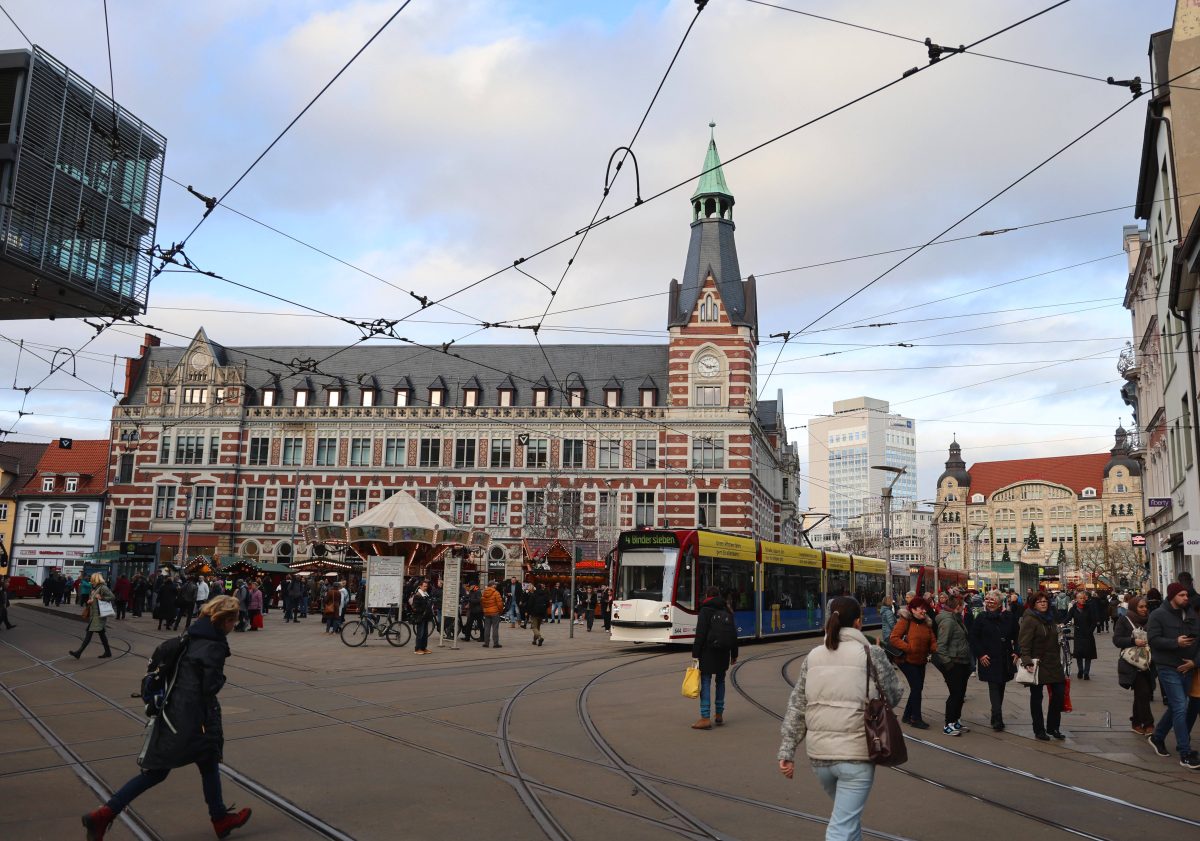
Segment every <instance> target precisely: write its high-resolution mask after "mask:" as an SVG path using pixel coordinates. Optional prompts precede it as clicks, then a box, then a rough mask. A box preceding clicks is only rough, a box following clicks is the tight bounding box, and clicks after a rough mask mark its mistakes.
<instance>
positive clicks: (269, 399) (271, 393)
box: [262, 388, 275, 406]
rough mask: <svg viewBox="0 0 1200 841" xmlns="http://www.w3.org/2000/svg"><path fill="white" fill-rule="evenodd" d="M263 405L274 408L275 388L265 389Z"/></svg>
mask: <svg viewBox="0 0 1200 841" xmlns="http://www.w3.org/2000/svg"><path fill="white" fill-rule="evenodd" d="M262 404H263V405H264V406H274V405H275V389H273V388H264V389H263V393H262Z"/></svg>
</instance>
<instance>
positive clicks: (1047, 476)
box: [969, 453, 1109, 498]
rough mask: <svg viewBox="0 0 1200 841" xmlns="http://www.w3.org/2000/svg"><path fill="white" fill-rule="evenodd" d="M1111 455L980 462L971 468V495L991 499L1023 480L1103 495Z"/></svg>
mask: <svg viewBox="0 0 1200 841" xmlns="http://www.w3.org/2000/svg"><path fill="white" fill-rule="evenodd" d="M1108 459H1109V454H1108V453H1094V454H1092V455H1085V456H1054V457H1051V458H1019V459H1013V460H1012V461H981V462H978V463H976V464H973V465H971V469H970V471H969V472H970V474H971V493H972V494H977V493H981V494H983V495H984V497H985V498H986V497H988V496H991V495H992V494H993V493H995V492H996V491H998V490H999V489H1000V488H1003V487H1005V486H1006V485H1011V484H1013V483H1014V482H1020V481H1026V480H1028V481H1035V482H1053V483H1055V484H1058V485H1066V486H1067V487H1068V488H1070V489H1071V490H1073V491H1075V493H1076V494H1081V493H1083V489H1084V488H1095V489H1096V496H1097V497H1101V496H1103V495H1104V465H1105V464H1107V463H1108Z"/></svg>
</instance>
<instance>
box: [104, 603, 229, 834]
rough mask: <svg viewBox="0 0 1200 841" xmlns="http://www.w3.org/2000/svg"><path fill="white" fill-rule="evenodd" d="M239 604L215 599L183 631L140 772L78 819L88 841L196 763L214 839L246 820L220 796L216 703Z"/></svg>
mask: <svg viewBox="0 0 1200 841" xmlns="http://www.w3.org/2000/svg"><path fill="white" fill-rule="evenodd" d="M237 619H238V603H237V599H235V598H233V597H232V596H218V597H217V598H215V599H212V600H211V601H209V602H208V603H207V604H205V605H204V607H203V608H202V609H201V611H200V618H199V619H197V620H196V621H195V622H193V623H192V624H191V626H190V627H188V629H187V638H188V639H187V648H186V649H184V652H183V654H182V655H181V657H180V660H179V666H178V669H177V671H176V680H175V685H174V688H173V689H172V690H171V693H170V695H169V696H168V697H167V703H166V706H165V707H164V708H163V710H162V712H161V713H160V714H159V715H157V716H155V717H154V718H152V719H151V721H150V724H149V729H150V733H149V736H148V737H147V739H146V743H145V745H144V746H143V748H142V753H141V755H140V756H139V757H138V765H140V766H141V768H142V771H141V773H140V774H138V775H137V776H136V777H134V778H133V779H131V780H130V781H129V782H127V783H125V785H124V786H122V787H121V790H120V791H118V792H117V793H116V794H114V795H113V796H112V798H111V799H110V800H109V801H108V803H106V804H105V805H103V806H101V807H100V808H99V809H97V810H95V811H94V812H90V813H88V814H86V815H84V816H83V826H84V828H85V829H86V830H87V837H88V841H101V839H103V838H104V833H105V832H107V831H108V828H109V827H110V826H111V825H112V823H113V821H115V820H116V819H117V815H119V814H120V813H121V811H122V810H123V809H124V808H125V807H126V806H128V805H129V804H130V803H132V802H133V800H134V799H135V798H137V797H138V796H139V795H141V794H143V793H144V792H146V791H147V790H149V789H151V788H153V787H154V786H156V785H158V784H159V783H161V782H162V781H163V780H165V779H166V778H167V775H168V774H169V773H170V772H171V769H173V768H182V767H183V766H185V765H191V764H193V763H194V764H195V765H196V767H198V768H199V769H200V781H201V784H202V785H203V786H204V800H205V802H206V803H208V814H209V817H210V818H211V819H212V825H213V829H214V830H216V833H217V837H218V838H225V837H226V836H227V835H229V833H231V832H233V830H235V829H237V828H238V827H240V826H243V825H244V824H245V823H246V821H248V820H250V810H249V809H241V810H240V811H237V812H230V811H229V810H228V809H227V808H226V807H225V801H224V800H223V799H222V797H221V774H220V771H219V770H218V765H219V763H220V762H221V757H222V752H223V750H224V746H225V736H224V730H223V728H222V724H221V704H220V703H219V702H218V701H217V693H218V692H220V691H221V687H222V686H224V685H225V658H226V657H228V656H229V643H228V642H227V641H226V637H227V636H228V635H229V632H230V631H232V630H233V626H234V625H236V624H237Z"/></svg>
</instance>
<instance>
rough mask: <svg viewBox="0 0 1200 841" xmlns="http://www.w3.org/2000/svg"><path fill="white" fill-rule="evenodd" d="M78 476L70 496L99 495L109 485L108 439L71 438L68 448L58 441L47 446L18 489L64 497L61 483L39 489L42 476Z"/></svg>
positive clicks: (26, 494)
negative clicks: (34, 467)
mask: <svg viewBox="0 0 1200 841" xmlns="http://www.w3.org/2000/svg"><path fill="white" fill-rule="evenodd" d="M47 473H52V474H54V475H56V476H78V477H79V490H78V491H76V492H75V493H74V494H71V496H98V495H100V494H102V493H104V491H105V490H106V489H107V488H108V441H107V440H97V441H81V440H79V439H78V438H76V439H74V441H73V443H72V444H71V449H69V450H64V449H62V448H61V447H59V446H58V442H57V441H55V442H54V443H52V444H50V445H49V446H48V447H46V452H45V453H43V454H42V457H41V459H40V460H39V461H38V464H37V470H36V472H35V475H34V476H32V477H30V479H29V481H28V482H26V483H25V487H24V488H23V489H22V490H21V492H20V494H21V496H23V497H24V496H63V495H64V493H63V485H62V482H56V483H55V489H54V490H53V491H43V490H42V478H41V477H42V476H43V475H45V474H47Z"/></svg>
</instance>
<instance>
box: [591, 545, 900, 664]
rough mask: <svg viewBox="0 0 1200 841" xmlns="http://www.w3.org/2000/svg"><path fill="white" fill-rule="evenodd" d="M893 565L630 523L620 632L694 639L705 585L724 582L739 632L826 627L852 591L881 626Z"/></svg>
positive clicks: (621, 563) (632, 637)
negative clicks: (836, 601) (836, 600)
mask: <svg viewBox="0 0 1200 841" xmlns="http://www.w3.org/2000/svg"><path fill="white" fill-rule="evenodd" d="M886 577H887V564H886V562H884V561H881V560H879V559H878V558H867V557H859V556H854V555H845V554H841V553H837V552H823V551H820V550H817V549H810V548H805V547H801V546H790V545H786V544H782V543H772V542H770V541H765V540H763V541H759V540H754V539H752V538H748V537H743V536H741V535H735V534H727V533H725V532H719V531H713V530H711V529H682V530H653V531H646V530H643V531H629V532H624V533H622V534H621V536H620V538H619V539H618V541H617V563H616V569H615V574H614V580H615V585H616V596H615V598H614V600H613V607H612V639H613V640H616V641H618V642H657V643H690V642H691V640H692V639H693V637H694V636H695V633H696V616H697V614H698V612H699V609H700V603H701V602H702V601H703V599H704V592H705V591H706V590H707V589H708V588H709V587H710V586H715V587H717V588H718V589H719V590H720V591H721V593H722V594H723V595H724V598H725V600H726V603H727V604H729V606H730V608H732V610H733V614H734V618H735V621H736V623H737V630H738V637H739V638H741V639H756V638H770V637H776V636H783V635H791V634H803V633H809V632H815V631H819V630H820V629H821V628H822V627H823V626H824V624H825V605H826V604H827V603H828V601H829V599H831V598H833V597H834V596H841V595H852V596H855V597H856V598H858V600H859V601H860V602H861V603H862V605H863V608H864V616H863V621H864V624H867V625H873V624H874V625H877V624H879V605H880V602H881V601H882V600H883V596H884V592H885V588H886V583H885V582H886Z"/></svg>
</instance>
